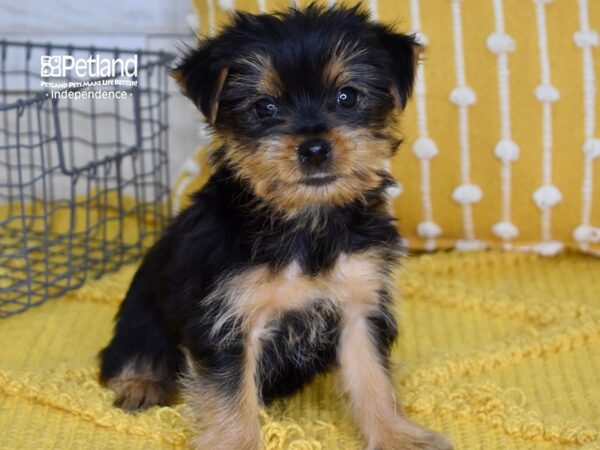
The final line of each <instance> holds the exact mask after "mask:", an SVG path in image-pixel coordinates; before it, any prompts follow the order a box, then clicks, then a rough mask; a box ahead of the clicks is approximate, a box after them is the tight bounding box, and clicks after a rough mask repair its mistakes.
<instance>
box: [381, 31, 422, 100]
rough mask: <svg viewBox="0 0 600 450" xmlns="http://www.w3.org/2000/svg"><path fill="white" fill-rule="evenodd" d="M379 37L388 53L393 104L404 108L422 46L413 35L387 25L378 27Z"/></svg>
mask: <svg viewBox="0 0 600 450" xmlns="http://www.w3.org/2000/svg"><path fill="white" fill-rule="evenodd" d="M379 37H380V40H381V43H382V44H383V46H384V48H385V49H386V50H387V52H388V53H389V54H390V57H391V59H390V61H391V67H389V70H390V73H391V75H392V86H391V88H390V91H391V94H392V97H393V98H394V103H395V106H396V107H397V108H399V109H404V107H405V106H406V103H407V102H408V99H409V98H410V96H411V94H412V90H413V85H414V81H415V74H416V71H417V64H419V58H420V56H421V53H422V52H423V47H422V46H421V45H420V44H419V43H418V42H417V41H416V39H415V37H414V36H413V35H408V34H401V33H395V32H393V31H392V30H391V29H389V28H388V27H381V28H380V29H379Z"/></svg>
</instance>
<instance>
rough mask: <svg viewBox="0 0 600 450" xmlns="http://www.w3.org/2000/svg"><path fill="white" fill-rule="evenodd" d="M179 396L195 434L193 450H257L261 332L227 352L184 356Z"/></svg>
mask: <svg viewBox="0 0 600 450" xmlns="http://www.w3.org/2000/svg"><path fill="white" fill-rule="evenodd" d="M184 353H185V356H186V361H187V372H186V374H185V376H184V378H183V380H182V383H183V394H184V398H185V400H186V403H187V404H188V405H189V407H190V409H191V413H192V416H193V417H194V419H195V420H196V425H197V426H198V427H199V428H200V432H199V433H198V434H196V435H195V436H194V438H193V440H192V446H193V448H195V449H198V450H206V449H210V450H232V449H235V450H257V449H259V448H261V447H262V439H261V434H260V421H259V408H260V400H259V394H258V388H257V379H256V377H257V364H258V357H259V354H260V332H259V331H258V332H250V333H248V337H247V338H245V339H244V338H240V339H239V340H238V341H236V342H234V343H232V344H230V345H228V346H227V347H226V348H210V347H204V348H202V349H199V348H198V347H192V348H190V349H186V350H185V352H184Z"/></svg>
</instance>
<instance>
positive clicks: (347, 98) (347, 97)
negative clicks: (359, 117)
mask: <svg viewBox="0 0 600 450" xmlns="http://www.w3.org/2000/svg"><path fill="white" fill-rule="evenodd" d="M357 99H358V92H356V89H354V88H353V87H350V86H346V87H343V88H341V89H340V90H339V92H338V95H337V102H338V104H339V105H340V106H343V107H344V108H352V107H353V106H354V105H356V100H357Z"/></svg>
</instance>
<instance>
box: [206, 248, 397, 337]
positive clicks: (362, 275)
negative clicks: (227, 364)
mask: <svg viewBox="0 0 600 450" xmlns="http://www.w3.org/2000/svg"><path fill="white" fill-rule="evenodd" d="M387 285H388V275H387V271H386V270H385V261H384V258H383V256H382V255H381V253H380V252H379V251H377V250H363V251H361V252H357V253H351V254H340V255H339V256H338V258H337V259H336V261H335V264H334V265H333V266H332V268H331V269H329V270H327V271H326V272H323V273H319V274H316V275H310V274H306V273H305V272H303V271H302V269H301V267H300V265H299V264H298V263H297V262H296V261H292V262H291V263H289V264H288V265H287V266H285V267H284V268H283V269H281V270H279V271H277V272H276V273H273V272H272V271H271V270H270V269H269V267H267V266H266V265H260V266H255V267H253V268H250V269H247V270H245V271H244V272H241V273H237V274H235V275H233V276H230V277H228V278H227V279H225V280H222V281H221V282H220V283H219V284H218V287H217V288H216V289H215V291H214V292H213V293H212V294H211V296H210V298H209V301H211V299H212V301H218V302H219V304H220V308H219V309H220V310H221V312H222V313H221V316H220V318H219V319H218V320H217V322H216V323H215V330H219V329H221V328H222V327H223V326H225V325H226V324H231V323H237V324H238V325H239V326H241V327H242V331H243V334H244V335H246V336H248V338H249V339H251V340H261V339H264V338H265V337H266V336H267V335H269V334H271V333H272V332H274V331H277V330H280V329H281V326H280V325H281V324H282V323H283V324H285V323H286V319H289V318H290V317H292V316H293V317H295V318H296V319H295V321H302V320H305V322H306V324H308V325H309V327H311V328H312V326H313V324H316V325H317V328H315V329H319V327H320V326H321V325H323V324H324V323H326V322H327V321H330V317H333V316H335V315H336V314H337V315H339V312H340V311H343V310H345V309H346V308H354V309H361V310H363V311H365V313H367V312H368V310H373V309H375V308H377V306H378V304H379V301H380V299H379V293H380V292H382V291H383V290H385V289H387V287H388V286H387ZM296 328H298V327H296ZM290 329H291V330H292V331H293V329H294V327H291V328H290ZM280 331H281V330H280Z"/></svg>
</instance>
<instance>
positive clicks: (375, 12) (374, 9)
mask: <svg viewBox="0 0 600 450" xmlns="http://www.w3.org/2000/svg"><path fill="white" fill-rule="evenodd" d="M369 11H370V13H371V19H372V20H379V5H378V0H369Z"/></svg>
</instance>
